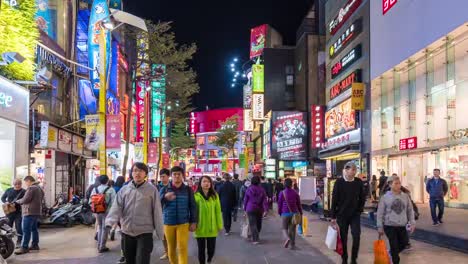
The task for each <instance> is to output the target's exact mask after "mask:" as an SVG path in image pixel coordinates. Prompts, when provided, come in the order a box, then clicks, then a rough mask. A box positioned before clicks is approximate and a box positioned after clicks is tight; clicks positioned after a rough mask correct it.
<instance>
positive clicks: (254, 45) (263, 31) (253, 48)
mask: <svg viewBox="0 0 468 264" xmlns="http://www.w3.org/2000/svg"><path fill="white" fill-rule="evenodd" d="M267 29H268V26H267V25H261V26H258V27H255V28H252V29H251V30H250V59H253V58H255V57H258V56H261V55H262V54H263V49H264V48H265V43H266V35H267Z"/></svg>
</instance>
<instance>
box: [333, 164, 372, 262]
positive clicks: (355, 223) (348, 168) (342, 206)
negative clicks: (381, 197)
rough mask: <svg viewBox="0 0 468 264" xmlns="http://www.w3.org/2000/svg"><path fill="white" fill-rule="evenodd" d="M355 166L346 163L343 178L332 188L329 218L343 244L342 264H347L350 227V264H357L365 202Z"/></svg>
mask: <svg viewBox="0 0 468 264" xmlns="http://www.w3.org/2000/svg"><path fill="white" fill-rule="evenodd" d="M356 171H357V169H356V164H354V163H353V162H351V161H350V162H348V163H346V165H345V169H344V175H343V178H340V179H338V180H336V182H335V186H334V187H333V196H332V208H331V218H332V224H333V225H334V226H335V227H336V228H339V232H340V236H341V240H342V242H343V255H342V263H343V264H347V263H348V249H347V243H348V229H349V226H351V235H352V236H353V247H352V253H351V264H356V263H357V258H358V254H359V244H360V236H361V213H362V212H363V210H364V203H365V201H366V197H365V193H364V185H363V183H362V180H361V179H359V178H357V177H355V175H356Z"/></svg>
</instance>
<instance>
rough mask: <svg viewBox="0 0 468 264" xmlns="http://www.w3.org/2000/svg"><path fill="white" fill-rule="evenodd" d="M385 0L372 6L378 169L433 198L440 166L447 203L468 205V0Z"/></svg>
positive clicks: (418, 195)
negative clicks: (431, 185)
mask: <svg viewBox="0 0 468 264" xmlns="http://www.w3.org/2000/svg"><path fill="white" fill-rule="evenodd" d="M385 2H386V1H384V3H382V2H381V1H375V2H372V3H371V7H370V12H371V21H372V25H371V79H372V89H371V97H372V106H371V111H372V166H371V168H372V173H373V174H378V173H379V172H380V171H382V170H384V171H386V172H389V173H397V174H398V175H400V176H401V177H402V183H403V185H404V186H407V187H408V188H409V190H410V191H411V195H412V197H413V199H414V200H415V201H416V202H427V200H428V196H427V194H426V191H425V181H426V179H427V178H430V177H431V176H432V172H433V169H435V168H438V169H440V170H441V173H442V177H443V178H444V179H445V180H446V181H447V183H448V185H449V194H448V195H447V196H446V202H447V204H448V205H449V206H452V207H463V208H468V170H467V168H468V144H467V143H468V137H467V134H468V133H466V131H468V121H467V119H466V117H465V115H466V109H465V108H466V105H467V104H468V53H467V50H468V38H467V36H468V23H467V17H466V12H464V10H467V9H468V2H466V1H461V0H458V1H453V2H451V3H450V5H447V4H444V3H442V2H440V1H423V0H416V1H398V2H396V1H395V2H396V3H395V4H394V5H385ZM416 13H417V14H418V15H417V16H414V14H416ZM435 17H440V18H443V19H434V18H435Z"/></svg>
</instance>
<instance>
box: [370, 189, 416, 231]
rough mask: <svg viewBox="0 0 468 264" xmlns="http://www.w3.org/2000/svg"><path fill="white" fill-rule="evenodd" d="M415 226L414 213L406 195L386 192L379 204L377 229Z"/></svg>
mask: <svg viewBox="0 0 468 264" xmlns="http://www.w3.org/2000/svg"><path fill="white" fill-rule="evenodd" d="M408 223H410V224H411V225H415V224H416V221H415V220H414V211H413V205H412V203H411V199H410V197H409V195H408V194H406V193H404V192H400V193H399V194H396V193H393V192H392V191H389V192H387V193H386V194H385V195H384V196H383V197H382V198H381V199H380V202H379V208H378V210H377V227H378V228H382V227H383V226H406V224H408Z"/></svg>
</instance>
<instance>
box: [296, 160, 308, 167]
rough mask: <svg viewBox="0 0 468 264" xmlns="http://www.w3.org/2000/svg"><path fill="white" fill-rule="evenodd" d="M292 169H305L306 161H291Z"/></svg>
mask: <svg viewBox="0 0 468 264" xmlns="http://www.w3.org/2000/svg"><path fill="white" fill-rule="evenodd" d="M292 167H293V168H297V167H307V161H293V162H292Z"/></svg>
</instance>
